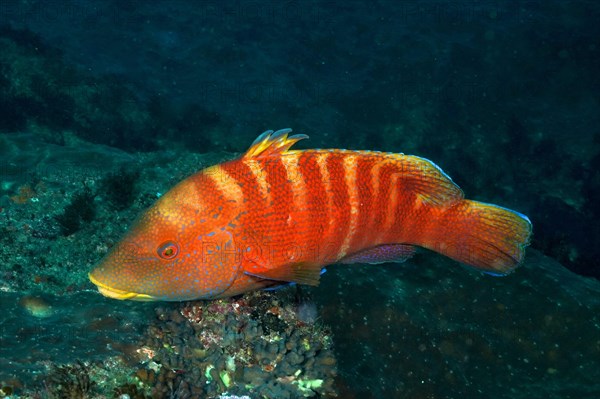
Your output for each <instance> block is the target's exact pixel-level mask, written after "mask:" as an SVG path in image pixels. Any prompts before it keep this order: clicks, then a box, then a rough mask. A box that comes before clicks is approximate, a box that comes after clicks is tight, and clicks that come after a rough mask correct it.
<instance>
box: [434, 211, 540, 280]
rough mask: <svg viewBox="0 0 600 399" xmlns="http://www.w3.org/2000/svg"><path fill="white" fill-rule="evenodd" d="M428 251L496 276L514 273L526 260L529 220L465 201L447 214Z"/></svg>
mask: <svg viewBox="0 0 600 399" xmlns="http://www.w3.org/2000/svg"><path fill="white" fill-rule="evenodd" d="M435 231H436V233H435V236H436V237H435V239H434V240H432V241H431V242H432V243H433V245H425V246H426V247H427V248H429V249H432V250H434V251H436V252H439V253H441V254H443V255H446V256H448V257H450V258H452V259H454V260H457V261H459V262H461V263H464V264H467V265H469V266H472V267H474V268H476V269H479V270H481V271H483V272H486V273H488V274H492V275H500V276H502V275H506V274H508V273H510V272H511V271H513V270H514V269H515V268H516V267H517V266H518V265H519V263H521V261H522V260H523V258H524V256H525V248H526V247H527V245H529V242H530V238H531V233H532V227H531V222H530V221H529V219H528V218H527V216H525V215H523V214H521V213H518V212H515V211H512V210H510V209H506V208H502V207H500V206H497V205H492V204H485V203H482V202H477V201H470V200H461V201H458V202H457V203H455V204H453V205H452V206H451V207H450V208H448V209H447V210H445V211H444V212H443V214H442V215H441V217H440V220H439V225H438V226H436V229H435Z"/></svg>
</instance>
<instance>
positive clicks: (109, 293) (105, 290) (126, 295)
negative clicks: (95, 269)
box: [88, 273, 155, 301]
mask: <svg viewBox="0 0 600 399" xmlns="http://www.w3.org/2000/svg"><path fill="white" fill-rule="evenodd" d="M88 277H89V279H90V281H91V282H92V283H94V285H96V287H98V291H99V292H100V293H101V294H102V295H104V296H105V297H107V298H113V299H119V300H121V301H122V300H125V299H131V300H134V301H154V300H155V299H154V297H152V296H151V295H148V294H139V293H137V292H129V291H123V290H119V289H116V288H112V287H109V286H107V285H106V284H102V283H101V282H100V281H98V280H96V279H95V278H94V276H92V273H90V274H88Z"/></svg>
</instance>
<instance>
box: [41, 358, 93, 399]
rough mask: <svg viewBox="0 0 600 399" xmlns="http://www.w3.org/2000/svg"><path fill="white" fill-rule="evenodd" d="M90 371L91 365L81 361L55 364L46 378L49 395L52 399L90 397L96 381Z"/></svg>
mask: <svg viewBox="0 0 600 399" xmlns="http://www.w3.org/2000/svg"><path fill="white" fill-rule="evenodd" d="M89 372H90V368H89V365H87V364H85V363H83V362H81V361H77V362H76V363H75V364H72V365H62V366H55V367H54V368H53V369H52V370H51V372H50V373H49V374H48V376H47V378H46V386H47V389H48V397H49V398H52V399H84V398H88V397H90V393H91V391H92V388H93V387H94V386H95V385H96V383H95V382H94V381H92V380H91V378H90V374H89Z"/></svg>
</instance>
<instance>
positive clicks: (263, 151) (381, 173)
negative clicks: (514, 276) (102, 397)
mask: <svg viewBox="0 0 600 399" xmlns="http://www.w3.org/2000/svg"><path fill="white" fill-rule="evenodd" d="M291 131H292V130H291V129H282V130H278V131H272V130H268V131H266V132H264V133H262V134H261V135H259V136H258V138H257V139H256V140H255V141H254V142H253V143H252V145H251V146H250V148H249V149H248V150H247V151H246V152H245V154H244V155H243V156H241V157H239V158H237V159H234V160H231V161H227V162H223V163H220V164H217V165H213V166H210V167H208V168H206V169H203V170H201V171H199V172H197V173H195V174H193V175H192V176H190V177H188V178H186V179H184V180H182V181H181V182H179V183H178V184H176V185H175V186H174V187H173V188H172V189H170V190H169V191H168V192H167V193H165V194H164V195H162V196H161V197H160V198H158V200H157V201H156V202H155V203H154V204H153V205H152V206H151V207H150V208H149V209H147V210H146V211H145V212H144V213H142V215H141V216H139V218H138V219H137V220H136V221H135V222H134V223H133V225H132V227H131V228H130V230H129V231H128V232H127V233H126V235H125V236H124V237H123V239H122V240H121V241H120V242H119V243H117V244H116V245H115V246H114V247H113V248H112V249H111V250H110V251H109V252H108V253H107V255H106V256H105V257H104V258H103V259H102V260H101V261H100V262H99V263H98V265H97V266H95V268H94V269H93V270H92V271H91V272H90V273H89V279H90V281H91V282H92V283H93V284H95V285H96V286H97V288H98V291H99V292H100V293H101V294H102V295H104V296H106V297H109V298H114V299H121V300H124V299H130V300H138V301H187V300H195V299H216V298H225V297H231V296H235V295H239V294H242V293H245V292H248V291H253V290H260V289H273V288H277V287H280V286H282V285H285V284H290V283H297V284H305V285H312V286H315V285H318V283H319V279H320V275H321V272H322V270H323V269H324V267H325V266H327V265H331V264H359V263H360V264H380V263H386V262H397V263H401V262H404V261H406V260H407V259H409V258H411V257H412V256H413V255H414V254H415V252H416V249H417V248H425V249H428V250H431V251H434V252H437V253H439V254H442V255H444V256H447V257H449V258H452V259H454V260H456V261H457V262H459V263H461V264H464V265H467V266H469V267H471V268H474V269H477V270H480V271H482V272H484V273H488V274H491V275H495V276H504V275H507V274H509V273H511V272H512V271H513V270H514V269H515V268H516V267H517V266H518V265H519V264H521V263H522V261H523V259H524V257H525V249H526V247H527V246H528V245H529V243H530V238H531V235H532V224H531V221H530V220H529V218H528V217H527V216H525V215H523V214H521V213H519V212H516V211H513V210H510V209H507V208H504V207H501V206H497V205H493V204H488V203H484V202H478V201H472V200H468V199H465V198H464V194H463V191H462V190H461V189H460V188H459V187H458V185H456V184H455V183H454V182H453V181H452V179H451V178H450V177H449V176H448V175H447V174H446V173H444V171H442V169H441V168H440V167H438V166H437V165H436V164H434V163H433V162H431V161H430V160H428V159H425V158H421V157H418V156H413V155H404V154H402V153H391V152H379V151H354V150H343V149H306V150H297V149H291V147H292V146H293V145H294V144H295V143H297V142H298V141H300V140H302V139H306V138H308V136H306V135H304V134H294V135H290V133H291Z"/></svg>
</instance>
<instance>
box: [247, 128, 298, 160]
mask: <svg viewBox="0 0 600 399" xmlns="http://www.w3.org/2000/svg"><path fill="white" fill-rule="evenodd" d="M291 132H292V129H281V130H278V131H276V132H273V131H272V130H267V131H266V132H264V133H263V134H261V135H260V136H258V137H257V138H256V140H254V142H253V143H252V145H251V146H250V148H248V151H246V153H245V154H244V158H255V157H261V156H269V155H280V154H283V153H285V152H286V151H287V150H289V149H290V147H291V146H293V145H294V144H295V143H297V142H298V141H300V140H302V139H307V138H308V136H307V135H305V134H294V135H293V136H288V133H291Z"/></svg>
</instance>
